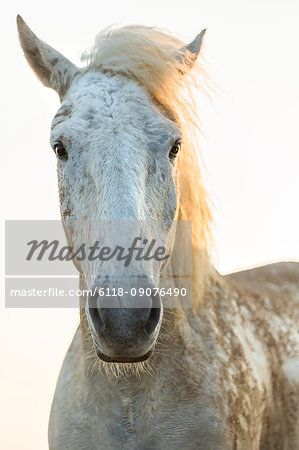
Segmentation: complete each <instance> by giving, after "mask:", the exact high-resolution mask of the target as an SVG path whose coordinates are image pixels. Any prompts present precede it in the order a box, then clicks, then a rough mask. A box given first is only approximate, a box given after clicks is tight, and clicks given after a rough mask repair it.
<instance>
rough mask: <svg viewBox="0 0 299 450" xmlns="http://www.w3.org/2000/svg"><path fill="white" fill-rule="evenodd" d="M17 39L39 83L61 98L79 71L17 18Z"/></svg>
mask: <svg viewBox="0 0 299 450" xmlns="http://www.w3.org/2000/svg"><path fill="white" fill-rule="evenodd" d="M17 25H18V31H19V39H20V43H21V46H22V49H23V51H24V54H25V56H26V59H27V61H28V63H29V65H30V66H31V68H32V69H33V71H34V72H35V74H36V75H37V77H38V78H39V79H40V80H41V82H42V83H43V84H44V85H45V86H47V87H50V88H52V89H55V90H56V91H57V92H58V94H59V96H60V98H62V97H63V95H64V93H65V92H66V90H67V88H68V87H69V85H70V83H71V81H72V79H73V77H74V76H75V74H76V73H78V72H79V69H78V68H77V67H76V66H75V65H74V64H73V63H71V62H70V61H69V60H68V59H67V58H65V57H64V56H63V55H62V54H61V53H59V52H57V50H55V49H54V48H52V47H50V46H49V45H48V44H46V43H45V42H43V41H41V40H40V39H39V38H38V37H37V36H36V35H35V34H34V33H33V32H32V31H31V30H30V28H29V27H28V26H27V25H26V23H25V22H24V20H23V19H22V17H21V16H17Z"/></svg>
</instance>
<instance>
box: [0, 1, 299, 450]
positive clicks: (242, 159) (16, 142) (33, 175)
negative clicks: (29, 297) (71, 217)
mask: <svg viewBox="0 0 299 450" xmlns="http://www.w3.org/2000/svg"><path fill="white" fill-rule="evenodd" d="M17 13H19V14H21V15H22V16H23V18H24V19H25V20H26V21H27V23H28V25H29V26H30V27H31V28H32V29H33V31H34V32H35V33H36V34H37V35H38V36H39V37H40V38H42V39H43V40H44V41H46V42H47V43H49V44H50V45H52V46H53V47H55V48H57V49H58V50H59V51H60V52H61V53H63V54H64V55H65V56H67V57H68V58H69V59H71V60H72V61H73V62H75V63H77V64H79V63H80V60H79V55H80V53H81V52H82V51H83V50H84V49H85V48H87V47H89V46H90V45H91V44H92V43H93V39H94V36H95V34H96V33H97V32H98V31H99V30H101V29H102V28H104V27H106V26H108V25H111V24H113V23H118V24H129V23H141V24H145V25H156V26H159V27H162V28H166V29H169V30H170V31H174V32H177V33H178V35H179V36H180V37H182V38H184V39H185V40H186V41H191V40H192V39H193V38H194V36H195V35H196V34H197V33H198V32H199V31H200V30H201V29H202V28H204V27H207V29H208V32H207V35H206V40H205V49H204V53H205V57H206V59H207V61H208V62H209V64H210V67H211V71H212V74H213V79H214V80H215V82H216V83H217V85H218V86H219V87H220V88H221V89H222V94H221V96H218V97H215V98H214V105H213V107H212V106H210V105H209V104H208V103H205V105H203V106H202V108H201V111H202V112H201V118H202V122H203V125H204V130H205V137H202V138H201V147H202V152H203V157H204V160H205V163H206V167H207V170H206V179H207V180H208V185H209V186H208V190H209V192H210V194H211V196H212V200H213V202H214V217H215V229H214V236H215V247H216V249H217V256H215V257H214V262H215V265H216V267H217V268H218V270H220V271H221V272H222V273H226V272H229V271H232V270H237V269H239V268H244V267H248V266H253V265H258V264H262V263H265V262H268V261H273V260H279V259H297V260H298V258H299V239H298V230H299V208H298V192H299V177H298V168H299V137H298V136H299V132H298V129H299V127H298V119H299V114H298V113H299V111H298V109H299V3H298V1H291V0H271V1H270V0H269V1H266V0H259V1H258V0H245V1H244V0H226V1H223V0H205V1H202V0H184V1H181V2H176V1H174V0H151V1H143V0H139V1H133V0H122V1H121V0H109V1H91V0H84V1H83V2H78V3H76V2H74V1H65V2H62V1H61V0H52V1H50V2H40V1H39V2H37V1H35V2H33V1H32V0H27V1H26V2H24V1H20V0H19V1H16V0H12V1H10V2H5V6H4V4H3V5H2V13H1V17H0V25H1V26H0V30H1V31H0V32H1V41H0V42H1V44H0V45H1V59H2V69H1V84H0V89H1V108H0V114H1V147H2V149H1V152H2V156H1V161H2V174H1V183H2V187H1V193H2V211H1V212H2V219H58V218H59V208H58V195H57V182H56V161H55V156H54V154H53V151H52V150H51V148H50V145H49V131H50V122H51V119H52V117H53V115H54V114H55V112H56V110H57V109H58V107H59V100H58V96H57V94H56V93H55V92H53V91H51V90H50V89H46V88H44V87H43V86H42V85H41V84H40V83H39V82H38V80H37V79H36V78H35V76H34V75H33V73H32V72H31V70H30V69H29V68H28V66H27V64H26V62H25V58H24V56H23V54H22V51H21V49H20V47H19V44H18V40H17V32H16V25H15V17H16V15H17ZM2 230H3V225H2ZM2 236H4V235H3V234H2ZM2 243H4V239H3V237H2ZM2 254H3V252H2ZM3 262H4V256H2V269H3ZM1 282H2V285H3V284H4V283H3V277H2V279H1ZM3 304H4V299H3V302H2V309H1V316H0V346H1V358H0V374H1V387H0V405H1V413H0V427H1V434H0V448H1V449H3V450H15V449H21V450H27V449H28V450H45V449H46V448H47V439H46V435H47V422H48V415H49V411H50V404H51V401H52V396H53V393H54V388H55V384H56V379H57V376H58V373H59V370H60V367H61V364H62V361H63V357H64V354H65V352H66V350H67V347H68V345H69V343H70V341H71V338H72V335H73V333H74V330H75V327H76V324H77V322H78V311H77V310H8V309H5V308H4V306H3Z"/></svg>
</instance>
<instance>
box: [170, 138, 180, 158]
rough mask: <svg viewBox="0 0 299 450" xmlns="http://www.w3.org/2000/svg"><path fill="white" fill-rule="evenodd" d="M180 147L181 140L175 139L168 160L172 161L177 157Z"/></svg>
mask: <svg viewBox="0 0 299 450" xmlns="http://www.w3.org/2000/svg"><path fill="white" fill-rule="evenodd" d="M181 145H182V142H181V140H180V139H177V140H176V141H175V143H174V145H173V146H172V148H171V150H170V152H169V158H170V159H174V158H175V157H176V156H177V155H178V153H179V151H180V150H181Z"/></svg>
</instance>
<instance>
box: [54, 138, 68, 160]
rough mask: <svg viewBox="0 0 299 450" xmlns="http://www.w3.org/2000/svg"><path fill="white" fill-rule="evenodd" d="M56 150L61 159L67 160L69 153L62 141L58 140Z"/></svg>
mask: <svg viewBox="0 0 299 450" xmlns="http://www.w3.org/2000/svg"><path fill="white" fill-rule="evenodd" d="M54 152H55V154H56V156H57V157H58V158H59V159H62V160H64V161H67V159H68V154H67V151H66V149H65V148H64V145H63V144H62V143H61V142H57V144H55V145H54Z"/></svg>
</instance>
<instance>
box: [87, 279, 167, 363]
mask: <svg viewBox="0 0 299 450" xmlns="http://www.w3.org/2000/svg"><path fill="white" fill-rule="evenodd" d="M127 284H128V283H127ZM92 292H93V294H92V295H90V296H89V297H88V299H87V305H86V315H87V319H88V323H89V326H90V330H91V334H92V337H93V340H94V343H95V346H96V351H97V355H98V357H99V358H100V359H102V360H103V361H105V362H117V363H135V362H141V361H145V360H146V359H148V358H149V357H150V355H151V352H152V349H153V347H154V344H155V342H156V339H157V336H158V334H159V329H160V324H161V319H162V302H161V298H160V296H159V294H158V292H157V289H156V288H155V287H154V285H152V284H151V283H149V282H148V281H147V279H146V278H143V279H138V281H137V282H135V283H131V282H130V285H128V286H127V287H121V288H119V283H118V286H117V284H116V283H115V282H112V281H106V282H105V283H103V284H99V285H98V287H97V288H96V289H92Z"/></svg>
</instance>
